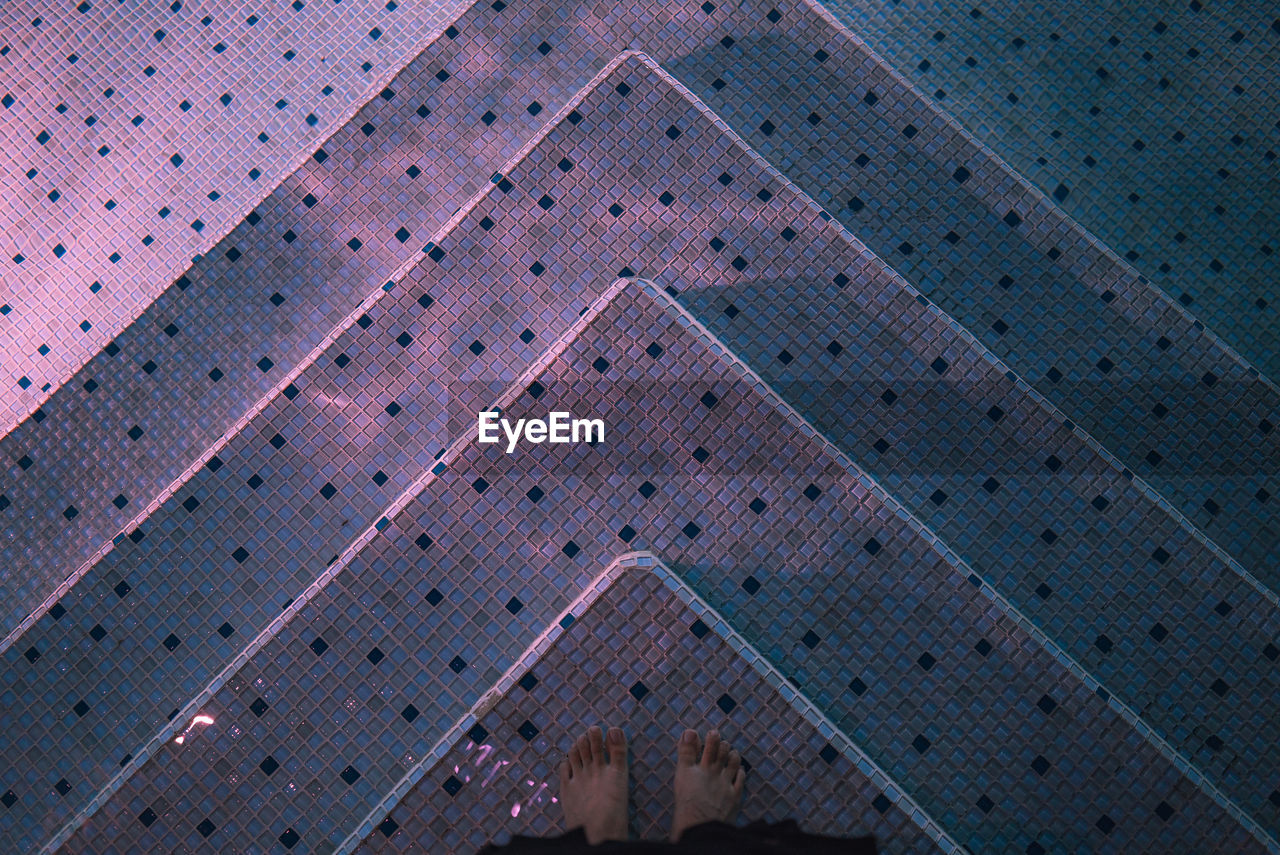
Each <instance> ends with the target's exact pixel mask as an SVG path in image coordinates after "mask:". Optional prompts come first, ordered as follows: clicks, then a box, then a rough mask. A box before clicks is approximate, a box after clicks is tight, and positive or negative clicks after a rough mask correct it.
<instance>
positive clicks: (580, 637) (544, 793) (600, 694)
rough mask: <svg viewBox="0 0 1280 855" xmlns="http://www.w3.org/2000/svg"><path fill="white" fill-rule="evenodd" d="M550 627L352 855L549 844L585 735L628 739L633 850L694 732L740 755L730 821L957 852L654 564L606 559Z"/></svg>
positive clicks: (890, 847) (886, 847)
mask: <svg viewBox="0 0 1280 855" xmlns="http://www.w3.org/2000/svg"><path fill="white" fill-rule="evenodd" d="M564 617H565V618H568V620H565V619H564V618H562V619H561V620H560V621H557V622H555V623H552V624H551V626H550V627H549V629H548V630H547V632H546V633H544V637H545V640H544V639H543V638H540V639H539V642H537V643H535V644H534V645H533V646H532V647H531V648H530V649H529V650H528V651H526V653H525V655H524V656H522V657H521V659H520V660H519V661H517V662H516V663H515V664H514V665H513V666H512V668H511V669H510V670H509V671H508V672H507V673H506V674H505V675H504V679H503V680H502V681H500V683H499V685H498V686H496V687H495V688H494V690H491V691H490V692H489V693H487V694H486V695H485V696H484V698H482V699H481V701H480V703H478V704H477V705H476V708H475V709H474V710H473V711H472V712H469V713H468V715H467V716H466V717H465V718H463V719H462V720H461V721H459V722H458V723H457V724H455V725H454V727H453V728H452V729H451V730H450V732H449V733H448V734H447V735H446V736H445V738H444V739H442V740H441V743H440V744H439V745H438V746H437V750H436V751H434V752H433V753H432V754H431V755H429V756H428V757H425V758H423V760H422V761H420V762H419V764H418V765H417V766H415V767H414V768H413V769H412V770H411V771H410V773H409V775H407V776H406V778H405V779H404V780H403V781H401V782H400V783H399V784H398V785H397V787H396V791H393V793H392V794H391V796H390V797H389V798H388V799H387V800H384V802H383V803H381V804H379V805H378V808H379V811H378V812H377V813H375V815H374V816H373V817H371V818H370V819H368V820H366V822H365V823H364V824H363V825H362V827H361V828H360V829H358V830H357V832H356V834H357V839H358V836H359V835H361V834H363V835H364V836H365V839H364V840H363V841H362V844H361V845H360V846H359V847H358V848H357V849H356V850H355V851H357V852H362V853H375V852H377V853H390V852H463V851H475V850H477V849H479V848H481V847H482V846H484V845H485V844H486V843H487V842H489V841H491V840H492V841H498V842H505V841H506V840H507V839H508V837H509V836H510V835H512V834H527V835H537V836H551V835H555V834H560V833H562V832H563V831H564V830H565V829H564V827H563V821H562V813H561V809H560V807H559V806H558V805H557V804H556V800H557V791H558V789H559V786H558V783H557V779H556V764H557V762H558V760H559V758H560V757H562V756H564V754H565V753H566V752H567V750H568V747H569V744H570V743H571V742H572V740H573V739H574V738H575V737H576V735H577V733H578V732H581V731H582V730H585V729H586V728H587V727H589V726H590V725H592V724H600V725H601V726H603V727H606V728H607V727H609V726H610V725H616V726H619V727H622V728H623V729H624V730H625V731H626V732H627V734H628V735H629V737H630V740H629V744H628V748H629V754H630V757H629V763H630V772H631V775H630V777H631V792H632V805H633V816H632V822H631V827H632V833H633V834H634V835H635V836H636V837H638V838H639V839H647V840H659V839H664V838H665V837H666V836H667V834H668V833H669V831H670V828H671V776H672V771H673V769H674V764H675V757H674V746H675V740H676V739H678V738H679V734H680V733H681V732H682V730H683V729H684V728H685V727H688V726H694V727H697V728H698V729H699V730H700V731H702V732H703V733H704V734H705V732H706V730H707V729H708V728H719V729H720V731H721V733H722V734H723V736H724V738H726V739H728V740H730V741H731V742H732V743H733V744H734V745H735V747H739V748H742V749H744V753H743V756H744V757H745V758H746V761H747V763H748V764H750V771H749V773H748V774H749V778H748V783H747V787H746V793H745V798H744V800H743V805H742V818H743V819H744V820H752V819H766V820H769V821H771V822H777V821H780V820H782V819H785V818H788V817H793V818H798V819H799V821H800V823H801V827H803V828H804V829H805V830H807V831H812V832H815V833H824V834H835V835H855V834H874V835H875V836H876V837H877V838H878V844H879V851H881V852H889V853H897V852H938V851H944V852H947V851H950V852H958V851H960V849H959V847H958V846H956V844H955V843H954V841H952V840H950V839H949V838H947V837H946V835H945V833H944V832H943V831H942V830H941V829H939V828H938V827H937V825H936V823H933V822H931V821H930V820H929V819H928V817H927V816H925V815H924V813H923V812H922V811H920V809H919V807H918V806H916V805H914V804H913V803H912V802H911V801H910V800H909V799H908V798H906V797H905V796H904V795H903V794H902V793H901V791H900V790H899V789H898V788H897V786H896V785H894V784H893V782H892V781H890V780H889V779H888V777H887V776H885V775H884V773H883V772H882V771H881V770H880V769H878V768H876V766H875V764H874V763H872V762H871V761H870V760H869V759H868V758H867V757H866V756H865V755H864V754H862V752H861V751H860V750H858V749H857V747H856V746H854V745H853V744H852V743H851V742H850V741H849V739H848V737H847V736H845V735H844V734H843V733H840V732H839V731H838V730H836V729H835V727H834V726H833V725H832V724H831V722H830V721H829V720H827V719H826V717H825V716H823V715H822V714H821V713H820V712H819V711H818V710H817V709H816V708H814V707H813V705H812V704H810V703H809V702H808V701H807V700H806V699H805V698H804V697H803V696H801V695H798V694H796V692H795V690H794V689H793V688H792V687H791V686H790V684H789V683H788V682H787V681H786V678H785V677H783V676H782V675H781V674H780V673H779V672H778V671H777V670H776V669H775V668H773V666H772V665H770V664H769V663H768V662H766V661H765V660H764V658H763V657H761V656H760V654H759V653H757V652H756V651H755V650H754V649H752V648H751V647H750V645H748V644H747V643H746V642H745V641H744V640H743V639H742V638H741V637H740V636H738V634H737V633H735V632H734V631H733V630H732V629H731V628H730V627H729V626H728V625H727V624H725V623H724V621H723V619H722V618H721V617H720V616H719V615H718V614H716V612H715V611H714V610H712V609H710V608H709V607H708V606H707V605H706V603H704V602H703V601H702V600H701V599H700V598H699V597H698V596H697V594H695V593H694V592H693V591H692V590H690V589H689V588H688V586H686V585H685V584H684V583H683V582H682V581H680V579H679V578H678V577H677V576H676V575H675V574H674V573H672V572H671V571H670V569H668V568H667V567H665V566H664V565H663V564H662V563H661V562H659V561H657V560H656V559H655V558H654V557H653V556H652V555H649V554H648V553H629V554H626V555H623V556H620V557H619V558H618V559H615V560H614V561H613V562H612V563H610V565H609V566H608V567H607V568H606V569H605V570H604V572H603V573H601V574H600V576H599V577H597V579H596V580H594V581H593V582H592V584H591V585H589V586H588V587H587V589H586V590H585V591H584V592H583V593H582V595H580V597H579V598H578V599H577V600H575V601H574V603H573V604H571V606H570V608H568V609H566V611H565V616H564ZM564 624H567V626H565V625H564ZM410 785H411V787H412V788H410ZM400 791H403V793H401V792H400ZM388 809H390V810H389V813H388ZM479 817H483V818H484V821H483V822H481V821H477V819H478V818H479ZM918 823H919V824H918ZM922 826H923V827H922ZM349 842H350V840H349V841H348V843H349ZM343 848H345V847H343Z"/></svg>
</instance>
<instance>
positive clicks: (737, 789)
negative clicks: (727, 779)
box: [733, 766, 747, 796]
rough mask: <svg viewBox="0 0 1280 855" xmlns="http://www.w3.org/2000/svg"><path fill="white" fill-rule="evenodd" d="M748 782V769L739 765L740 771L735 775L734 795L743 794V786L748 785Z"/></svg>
mask: <svg viewBox="0 0 1280 855" xmlns="http://www.w3.org/2000/svg"><path fill="white" fill-rule="evenodd" d="M746 783H747V770H746V769H744V768H742V767H741V766H739V767H738V771H737V772H736V773H735V774H734V776H733V792H734V795H736V796H741V795H742V788H743V787H744V786H745V785H746Z"/></svg>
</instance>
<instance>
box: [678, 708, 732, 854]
mask: <svg viewBox="0 0 1280 855" xmlns="http://www.w3.org/2000/svg"><path fill="white" fill-rule="evenodd" d="M746 777H747V773H746V771H745V770H744V769H743V768H742V756H741V755H740V754H738V752H737V751H734V750H733V749H732V748H731V747H730V746H729V743H727V742H721V741H720V733H719V731H715V730H709V731H707V744H706V746H705V747H704V748H703V749H702V757H701V759H699V757H698V732H697V731H696V730H686V731H685V732H684V736H682V737H680V744H679V745H678V746H676V784H675V790H676V806H675V818H674V819H673V820H672V823H671V842H672V843H675V842H676V841H678V840H679V839H680V835H682V834H684V833H685V831H686V830H688V829H690V828H692V827H693V826H695V825H700V824H702V823H704V822H712V821H714V820H719V821H720V822H733V820H734V818H735V817H736V816H737V815H738V805H739V804H741V802H742V785H743V782H744V781H745V780H746Z"/></svg>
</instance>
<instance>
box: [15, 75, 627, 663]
mask: <svg viewBox="0 0 1280 855" xmlns="http://www.w3.org/2000/svg"><path fill="white" fill-rule="evenodd" d="M634 56H636V52H635V51H624V52H622V53H620V54H618V56H616V57H614V58H613V59H612V60H610V61H609V62H608V63H607V64H606V65H605V67H604V68H602V69H601V70H600V71H599V72H598V73H597V74H596V75H595V77H593V78H592V79H591V80H590V81H588V82H587V84H586V85H585V86H584V87H583V88H582V89H580V90H579V91H578V92H577V93H575V94H574V96H573V97H572V98H570V99H569V100H568V101H567V102H566V103H565V104H564V105H563V106H561V107H560V109H558V110H556V111H555V113H553V114H552V115H551V116H550V118H549V119H548V121H547V123H546V124H545V125H543V127H542V128H540V129H539V130H538V132H537V133H536V134H534V135H533V137H531V138H530V139H529V140H528V141H527V142H526V143H525V144H524V145H522V146H521V147H520V148H519V149H518V150H517V151H516V153H515V154H513V155H512V156H511V157H510V158H509V159H508V160H507V162H506V163H505V164H503V166H502V169H501V171H500V172H499V173H497V175H504V174H506V173H508V172H510V171H511V170H512V169H514V168H515V167H516V166H517V165H518V164H519V163H520V162H521V161H523V160H524V159H525V158H526V157H528V156H529V154H530V153H531V152H532V151H533V149H534V148H535V147H536V146H537V145H538V144H540V143H541V142H542V141H543V140H544V139H546V137H547V136H548V135H550V133H551V132H552V131H553V130H554V129H555V128H556V127H558V126H559V125H560V123H561V122H562V121H563V119H564V117H565V116H567V115H568V114H569V113H570V112H572V111H573V109H574V108H575V107H577V106H578V105H579V104H581V103H582V101H583V99H584V98H585V97H586V96H587V95H588V94H590V92H591V91H592V90H594V89H595V88H596V87H597V86H598V85H599V84H600V83H601V81H603V80H604V79H605V78H606V77H608V76H609V74H611V73H612V72H613V71H614V70H615V69H616V68H617V67H618V66H620V65H621V64H622V63H623V62H625V61H626V60H627V59H628V58H632V57H634ZM494 186H495V182H493V181H491V182H490V183H489V184H488V185H486V186H485V187H484V189H482V190H479V191H477V192H476V194H475V195H474V196H472V197H471V199H470V200H468V201H467V202H466V203H465V204H464V205H462V207H460V208H459V209H458V211H457V212H456V213H455V214H454V215H453V216H452V217H450V218H449V220H448V221H447V222H445V223H444V224H442V225H441V226H440V228H439V229H437V230H436V231H435V233H434V234H433V235H432V240H431V241H430V242H428V243H427V244H426V246H424V247H423V252H426V251H427V250H429V249H430V248H432V247H433V246H435V243H436V242H437V241H440V240H443V239H444V238H445V237H446V236H447V235H448V234H449V233H450V232H451V231H453V229H455V228H456V227H457V226H458V224H459V223H461V222H462V220H463V219H464V218H465V217H466V216H467V214H469V213H470V212H471V211H472V210H474V209H475V207H476V206H477V205H479V204H480V203H481V202H482V201H483V200H484V199H485V198H486V197H487V196H488V195H489V194H490V193H492V192H493V188H494ZM421 263H422V258H421V256H418V257H413V258H409V259H406V260H405V261H404V263H403V264H401V265H400V266H399V267H398V268H397V269H396V271H395V272H394V273H393V274H392V276H391V279H389V280H388V281H387V283H386V284H385V285H383V286H381V287H380V288H379V289H378V290H376V291H374V292H373V293H371V294H369V296H367V297H365V298H364V300H362V301H361V302H360V303H359V305H357V306H356V307H355V308H354V309H352V310H351V312H350V313H348V315H347V316H346V318H344V319H343V320H341V321H339V322H338V323H337V324H336V325H335V326H334V328H333V329H332V330H331V331H330V332H329V334H328V335H326V336H325V337H324V338H323V339H321V340H320V341H319V342H317V343H316V346H315V347H314V348H312V350H311V352H310V353H308V354H307V355H306V356H305V357H303V358H302V359H301V360H299V361H298V363H297V364H296V365H294V367H293V368H292V369H291V370H290V371H289V373H288V374H286V375H285V376H284V377H282V378H281V379H280V380H279V381H278V382H277V383H276V385H275V386H273V387H272V388H271V389H269V390H268V391H267V392H266V393H264V394H263V395H262V397H261V398H259V399H258V400H257V401H256V402H254V404H253V405H252V406H251V407H250V408H249V409H248V410H246V411H245V413H244V415H242V416H241V417H240V418H239V419H237V420H236V421H235V422H234V423H233V424H232V425H231V426H230V427H228V428H227V429H226V430H225V431H224V432H223V434H222V436H220V437H218V439H216V440H215V441H214V442H213V443H212V444H211V445H210V446H209V447H208V448H207V449H205V451H203V452H201V454H200V456H199V457H197V458H196V459H195V460H194V461H193V462H192V463H191V465H189V466H188V467H187V468H186V469H185V470H184V471H183V472H182V473H181V474H180V475H178V476H177V477H176V478H174V479H173V481H172V483H170V484H169V486H167V487H165V488H164V489H163V490H161V491H160V492H159V493H158V494H156V497H155V498H154V499H152V500H151V502H149V503H148V504H147V506H146V507H144V508H143V509H142V510H141V511H139V512H138V514H136V515H135V516H134V517H133V519H131V520H130V521H129V522H128V523H127V524H126V525H125V527H124V528H123V529H121V532H120V534H118V535H116V536H115V537H114V538H113V539H112V540H111V541H110V543H104V544H103V545H102V546H100V547H98V549H97V550H96V551H95V552H94V553H93V554H92V555H90V556H89V558H87V559H86V560H85V561H84V562H82V563H81V564H80V566H79V567H77V568H76V569H75V570H74V571H72V573H71V574H70V575H69V576H67V578H66V579H64V580H63V581H62V583H61V584H59V585H58V587H56V588H55V589H54V590H53V591H52V592H51V593H50V594H49V595H48V596H47V597H45V599H44V601H43V602H42V603H41V604H40V605H39V606H37V607H36V608H35V609H33V610H32V612H31V614H29V615H27V616H26V617H25V618H24V619H23V620H22V622H21V623H19V624H18V625H17V626H15V627H14V628H13V629H12V630H10V631H9V634H8V635H6V636H5V637H4V640H3V641H0V655H3V654H4V652H5V651H6V650H8V649H9V648H10V647H12V646H13V645H14V644H15V643H16V642H17V641H18V639H20V638H21V637H22V636H23V635H24V634H25V633H26V632H27V630H29V629H31V627H32V626H34V625H35V623H36V621H38V620H39V619H40V618H41V617H43V616H44V614H45V612H47V611H48V610H49V609H51V608H53V605H54V603H56V602H58V600H60V599H62V598H63V597H64V596H66V594H67V592H68V591H70V590H71V588H72V587H73V586H74V585H75V584H76V583H77V582H79V581H80V579H82V578H83V577H84V576H85V574H87V573H88V572H89V571H90V570H92V569H93V567H94V566H95V565H96V564H97V562H98V561H100V560H102V559H103V558H105V557H106V556H107V554H108V553H110V552H111V550H112V549H113V548H115V547H116V546H118V545H120V543H121V542H122V541H123V540H124V538H125V537H126V532H130V531H133V530H134V529H137V528H140V527H141V526H142V523H143V522H145V521H146V520H147V519H148V518H150V517H151V515H152V514H153V513H155V512H156V511H157V510H159V508H160V507H161V505H163V504H164V503H165V502H166V501H167V500H168V499H170V498H172V497H173V495H174V494H176V493H177V492H178V490H179V489H181V488H182V486H183V485H184V484H186V482H187V481H189V480H190V479H191V478H193V477H195V475H196V473H197V472H199V471H200V470H201V469H202V468H203V467H204V465H205V464H206V463H207V462H208V461H209V459H210V458H211V457H213V456H214V455H216V454H217V453H218V452H219V451H221V450H222V449H223V448H225V447H226V446H227V445H229V444H230V443H231V442H232V440H234V439H235V438H236V436H237V435H238V434H240V432H241V431H243V430H244V429H245V428H246V427H248V425H249V423H250V422H252V421H253V419H254V418H256V417H257V416H258V415H259V414H260V413H262V411H263V410H265V409H266V408H267V407H268V406H269V405H270V404H271V402H272V401H274V400H276V399H277V398H278V397H279V396H280V393H281V392H282V391H284V389H285V388H287V387H288V386H290V385H291V384H292V383H293V381H294V380H296V379H297V378H298V377H299V376H301V375H302V374H303V373H304V372H305V371H306V370H307V369H308V368H310V367H311V366H312V365H313V364H314V363H315V362H316V361H317V360H318V359H319V358H320V357H321V356H322V355H324V352H325V351H326V350H327V349H328V347H329V345H331V344H332V343H333V342H334V341H336V340H337V339H338V337H339V336H341V335H342V334H343V333H345V332H346V331H347V330H349V329H350V328H351V327H352V326H353V325H354V324H355V322H356V319H357V318H359V317H360V316H361V315H362V314H364V313H365V312H367V311H368V310H369V309H371V308H372V307H373V306H374V304H376V303H377V302H378V301H379V300H381V299H382V295H383V294H384V293H386V292H388V291H390V290H391V289H392V287H393V286H394V285H395V283H396V282H398V281H399V280H401V279H403V278H404V277H405V276H406V275H407V274H408V273H409V271H411V270H412V269H413V268H414V267H416V266H417V265H419V264H421Z"/></svg>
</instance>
